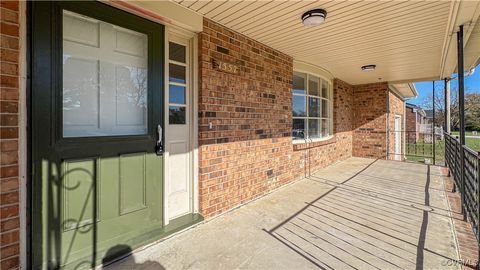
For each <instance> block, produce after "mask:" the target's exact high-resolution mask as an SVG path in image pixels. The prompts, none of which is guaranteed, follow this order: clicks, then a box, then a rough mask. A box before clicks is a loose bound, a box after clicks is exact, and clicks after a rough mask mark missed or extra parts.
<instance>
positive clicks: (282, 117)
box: [199, 19, 353, 217]
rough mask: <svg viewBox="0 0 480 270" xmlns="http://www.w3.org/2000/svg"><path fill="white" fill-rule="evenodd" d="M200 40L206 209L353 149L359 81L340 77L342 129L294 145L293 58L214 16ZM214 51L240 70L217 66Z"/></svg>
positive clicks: (241, 199) (232, 202)
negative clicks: (355, 92)
mask: <svg viewBox="0 0 480 270" xmlns="http://www.w3.org/2000/svg"><path fill="white" fill-rule="evenodd" d="M199 47H200V48H199V51H200V52H201V53H200V65H199V66H200V71H199V79H200V90H199V96H200V97H199V144H200V148H199V186H200V211H201V213H202V214H204V215H205V216H207V217H208V216H213V215H217V214H220V213H222V212H224V211H227V210H229V209H232V208H234V207H235V206H238V205H240V204H242V203H245V202H247V201H250V200H253V199H255V198H257V197H259V196H262V195H264V194H266V193H267V192H269V191H272V190H274V189H275V188H277V187H280V186H282V185H284V184H286V183H289V182H291V181H293V180H295V179H297V178H298V177H303V176H305V174H306V173H308V171H309V170H310V171H313V170H315V169H318V168H321V167H324V166H327V165H329V164H331V163H333V162H335V161H337V160H340V159H345V158H348V157H350V156H351V149H352V132H351V129H352V127H351V120H352V112H351V110H352V108H353V106H352V103H351V102H352V99H353V87H352V86H350V85H348V84H347V83H344V82H341V81H339V80H335V82H334V96H335V97H334V107H335V109H334V111H335V112H334V119H335V120H334V129H335V132H336V134H335V136H334V137H333V138H332V139H330V140H328V141H323V142H318V143H315V144H309V145H305V144H301V145H293V144H292V139H291V137H290V136H291V124H292V123H291V121H292V111H291V87H292V85H291V81H292V74H293V60H292V58H291V57H289V56H287V55H285V54H282V53H280V52H278V51H275V50H273V49H271V48H269V47H267V46H265V45H263V44H261V43H258V42H256V41H254V40H251V39H249V38H247V37H245V36H243V35H240V34H238V33H235V32H233V31H231V30H229V29H227V28H225V27H223V26H221V25H219V24H216V23H214V22H212V21H210V20H207V19H205V20H204V31H203V32H202V33H201V34H200V35H199ZM212 59H217V60H222V61H226V62H229V63H233V64H235V65H237V66H239V67H240V72H239V73H238V74H231V73H225V72H221V71H218V70H215V69H213V68H212ZM209 123H212V128H211V129H210V128H209Z"/></svg>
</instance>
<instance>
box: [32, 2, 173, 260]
mask: <svg viewBox="0 0 480 270" xmlns="http://www.w3.org/2000/svg"><path fill="white" fill-rule="evenodd" d="M64 9H66V10H70V11H73V12H76V13H79V14H83V15H85V16H89V17H94V18H96V19H99V20H102V21H106V22H109V23H112V24H115V25H118V26H121V27H125V28H128V29H132V30H135V31H138V32H141V33H144V34H146V35H147V36H148V48H149V49H148V105H147V106H148V117H147V119H148V120H147V121H148V131H147V134H145V135H135V136H105V137H83V138H63V136H62V134H63V133H62V121H63V120H62V11H63V10H64ZM28 21H29V23H28V46H29V48H28V50H27V51H28V55H27V56H28V61H29V71H28V73H29V80H28V82H27V83H28V87H29V90H28V91H29V93H28V94H29V96H28V103H29V115H28V128H29V138H28V140H29V142H28V145H29V147H28V150H29V153H28V156H29V162H28V164H29V165H28V167H29V172H30V173H31V177H29V178H30V182H29V185H28V186H29V192H28V194H29V207H28V208H29V213H28V214H29V217H28V221H29V222H28V224H29V232H30V234H29V244H30V247H29V254H30V256H29V257H30V258H31V259H29V261H30V262H29V268H34V269H36V268H38V267H41V266H42V264H44V266H45V263H48V262H45V260H46V259H47V260H49V259H50V258H57V259H58V261H56V262H54V264H51V265H49V267H52V268H56V267H58V266H59V265H58V264H61V262H59V261H60V259H59V254H60V253H61V251H60V250H58V249H59V247H57V245H55V244H56V243H55V241H59V240H58V239H60V236H61V235H60V234H61V232H60V225H59V222H60V221H59V220H57V219H58V217H55V216H51V215H50V214H48V215H47V214H46V213H43V209H44V207H43V205H45V204H48V205H51V206H58V205H60V201H59V200H60V196H56V197H55V196H53V195H54V194H56V193H55V191H52V190H50V188H48V189H46V188H45V185H44V184H43V180H42V178H45V177H47V178H48V179H47V182H48V183H50V182H55V181H57V182H58V181H59V175H61V171H58V168H60V166H61V163H62V160H65V159H73V158H80V159H81V158H88V157H98V156H102V157H110V156H115V155H117V154H118V153H119V152H122V153H129V152H131V153H134V152H143V153H146V154H155V147H156V142H157V140H158V137H157V130H156V127H157V125H158V124H161V125H162V126H164V124H163V119H164V117H163V104H164V100H163V99H164V95H163V94H164V93H163V92H164V91H163V88H164V82H163V78H164V70H163V69H164V68H163V65H164V27H163V26H162V25H160V24H157V23H154V22H152V21H149V20H146V19H143V18H140V17H138V16H135V15H133V14H130V13H127V12H124V11H121V10H118V9H116V8H113V7H111V6H108V5H106V4H103V3H100V2H95V1H82V2H31V3H29V5H28ZM160 136H161V137H162V140H163V137H164V134H160ZM42 160H43V161H45V160H47V161H49V162H50V163H52V166H50V165H49V166H48V168H49V170H52V171H42V166H43V167H45V166H44V165H45V164H42ZM55 175H56V176H55ZM56 177H57V178H56ZM162 177H163V176H162ZM60 178H61V177H60ZM94 186H95V185H94ZM161 190H162V191H163V181H162V187H161ZM95 192H96V189H95ZM159 196H163V194H159ZM93 197H94V198H96V196H93ZM52 200H54V201H52ZM55 200H57V201H55ZM94 203H96V199H94ZM57 210H58V209H57ZM58 211H59V210H58ZM94 224H95V222H94ZM45 234H47V236H48V237H46V238H45ZM155 234H157V233H155ZM44 239H46V240H44ZM44 241H47V243H44ZM50 244H51V245H54V246H56V247H57V250H52V249H50V248H49V249H47V250H45V249H44V246H45V245H50ZM52 252H53V253H56V254H51V253H52ZM94 261H96V260H94Z"/></svg>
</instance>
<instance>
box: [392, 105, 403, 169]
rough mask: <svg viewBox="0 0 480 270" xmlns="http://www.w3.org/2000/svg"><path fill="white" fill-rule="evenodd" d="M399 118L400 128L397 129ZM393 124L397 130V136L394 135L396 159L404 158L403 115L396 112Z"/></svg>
mask: <svg viewBox="0 0 480 270" xmlns="http://www.w3.org/2000/svg"><path fill="white" fill-rule="evenodd" d="M397 120H398V121H400V122H399V123H398V129H397ZM393 125H394V131H395V136H394V153H395V160H402V132H401V131H402V116H401V115H398V114H395V116H394V122H393ZM397 148H399V149H397Z"/></svg>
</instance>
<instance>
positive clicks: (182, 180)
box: [165, 36, 193, 223]
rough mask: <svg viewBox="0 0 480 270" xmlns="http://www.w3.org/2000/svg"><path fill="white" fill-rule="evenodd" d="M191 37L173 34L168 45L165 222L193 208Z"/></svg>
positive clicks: (189, 211)
mask: <svg viewBox="0 0 480 270" xmlns="http://www.w3.org/2000/svg"><path fill="white" fill-rule="evenodd" d="M189 50H190V46H189V40H188V39H181V38H178V37H173V36H170V38H169V42H168V45H167V54H166V55H167V56H168V63H167V65H166V69H167V80H166V81H167V83H166V84H167V88H166V89H167V91H166V95H165V96H166V99H165V107H166V119H165V123H166V125H165V126H166V142H165V150H166V155H165V157H166V179H165V181H166V187H167V188H166V191H167V196H166V198H167V202H166V204H167V209H166V217H167V220H166V223H167V222H168V221H169V220H171V219H174V218H176V217H179V216H182V215H184V214H188V213H191V212H192V208H193V202H192V198H193V196H192V189H193V188H192V183H193V179H192V178H193V171H192V170H193V156H192V151H193V150H192V146H193V143H191V141H190V140H191V136H192V132H193V128H192V127H193V121H192V117H191V113H192V106H193V102H192V100H191V97H192V95H191V89H192V85H191V82H192V80H191V77H190V76H191V75H192V72H191V65H190V61H191V60H190V58H189V57H190V52H189Z"/></svg>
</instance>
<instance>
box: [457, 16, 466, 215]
mask: <svg viewBox="0 0 480 270" xmlns="http://www.w3.org/2000/svg"><path fill="white" fill-rule="evenodd" d="M457 60H458V63H457V67H458V113H459V118H460V145H461V149H460V168H459V169H460V183H461V189H460V192H461V194H460V195H461V198H462V213H463V219H464V220H466V217H467V215H466V212H465V208H464V206H465V157H464V156H465V152H464V150H463V147H464V146H465V100H464V99H465V98H464V67H463V25H460V29H459V30H458V32H457Z"/></svg>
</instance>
